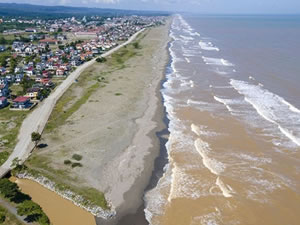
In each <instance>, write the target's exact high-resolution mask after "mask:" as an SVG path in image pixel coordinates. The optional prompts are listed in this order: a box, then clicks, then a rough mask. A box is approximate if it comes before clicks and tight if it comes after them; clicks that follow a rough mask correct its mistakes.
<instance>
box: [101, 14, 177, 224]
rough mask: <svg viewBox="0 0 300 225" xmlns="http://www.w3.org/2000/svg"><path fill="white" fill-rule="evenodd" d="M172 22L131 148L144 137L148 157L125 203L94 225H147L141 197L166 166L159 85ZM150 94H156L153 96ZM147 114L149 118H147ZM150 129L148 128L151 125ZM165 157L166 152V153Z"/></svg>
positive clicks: (166, 131)
mask: <svg viewBox="0 0 300 225" xmlns="http://www.w3.org/2000/svg"><path fill="white" fill-rule="evenodd" d="M171 20H172V18H170V19H168V24H167V25H166V27H167V28H166V29H167V30H168V38H167V42H166V46H165V48H164V51H163V52H162V51H161V52H160V54H162V55H165V56H164V63H163V68H161V69H160V70H159V71H157V72H159V73H160V75H159V76H158V77H156V79H155V80H153V82H152V83H151V86H152V87H153V88H151V89H150V88H149V89H148V90H147V92H148V93H147V95H148V96H150V99H149V101H148V107H147V109H146V111H145V113H144V116H143V117H142V118H139V119H138V121H137V123H139V129H138V131H137V132H136V134H135V136H134V138H133V141H132V143H131V146H132V145H133V146H135V145H136V144H137V143H138V142H139V140H140V139H141V138H140V136H141V135H142V134H144V138H146V139H148V141H150V143H149V147H148V154H147V155H145V158H144V169H143V172H142V173H141V174H140V175H139V177H137V178H136V180H135V182H134V184H133V185H132V186H131V188H130V189H129V190H128V191H127V192H126V193H124V201H123V203H122V204H121V205H120V206H119V207H117V208H116V212H117V214H116V216H115V217H113V218H112V219H110V220H103V219H101V218H96V223H97V225H114V224H118V225H133V224H138V225H146V224H148V222H147V220H146V218H145V214H144V200H143V196H144V194H145V192H146V191H147V190H149V189H151V188H153V186H155V182H158V180H157V181H154V180H155V179H159V178H158V177H157V174H156V173H157V171H156V169H157V164H158V165H160V166H161V165H162V164H164V165H165V162H161V161H164V160H165V156H162V155H163V153H162V152H165V151H166V149H165V143H166V142H167V138H168V137H167V135H168V129H167V124H168V122H167V117H166V112H165V106H164V104H163V96H162V94H161V89H162V85H163V83H164V82H165V73H166V69H167V66H168V64H169V53H168V47H169V42H170V38H169V29H170V24H171V22H170V21H171ZM153 93H155V94H154V95H153ZM147 114H148V115H149V116H147ZM143 124H145V126H148V128H147V129H144V128H143ZM151 124H152V126H149V125H151ZM165 153H166V152H165Z"/></svg>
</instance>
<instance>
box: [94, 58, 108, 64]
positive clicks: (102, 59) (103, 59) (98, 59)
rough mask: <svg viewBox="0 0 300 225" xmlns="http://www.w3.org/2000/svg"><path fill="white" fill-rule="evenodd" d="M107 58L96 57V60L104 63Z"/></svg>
mask: <svg viewBox="0 0 300 225" xmlns="http://www.w3.org/2000/svg"><path fill="white" fill-rule="evenodd" d="M106 61H107V60H106V58H104V57H98V58H97V59H96V62H98V63H103V62H106Z"/></svg>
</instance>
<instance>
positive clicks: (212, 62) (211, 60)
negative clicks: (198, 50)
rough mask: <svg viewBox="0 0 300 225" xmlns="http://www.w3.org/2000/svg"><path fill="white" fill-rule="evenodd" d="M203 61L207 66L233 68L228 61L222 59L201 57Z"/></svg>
mask: <svg viewBox="0 0 300 225" xmlns="http://www.w3.org/2000/svg"><path fill="white" fill-rule="evenodd" d="M202 59H203V61H204V62H205V64H207V65H216V66H234V65H233V64H232V63H230V62H229V61H228V60H226V59H223V58H210V57H205V56H202Z"/></svg>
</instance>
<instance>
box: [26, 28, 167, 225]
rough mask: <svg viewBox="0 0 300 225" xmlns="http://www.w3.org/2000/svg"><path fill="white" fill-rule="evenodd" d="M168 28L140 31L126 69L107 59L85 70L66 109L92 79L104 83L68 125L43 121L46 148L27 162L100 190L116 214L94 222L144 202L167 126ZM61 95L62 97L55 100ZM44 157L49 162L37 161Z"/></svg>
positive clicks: (70, 182)
mask: <svg viewBox="0 0 300 225" xmlns="http://www.w3.org/2000/svg"><path fill="white" fill-rule="evenodd" d="M168 31H169V22H168V23H167V25H164V26H159V27H155V28H151V29H148V30H146V31H145V32H143V33H142V34H141V35H140V36H139V37H138V38H137V40H138V43H139V47H138V48H136V49H134V54H132V55H131V56H130V57H128V59H126V60H125V61H124V64H123V66H122V67H121V68H117V69H112V65H110V63H109V62H110V57H108V63H105V64H100V63H95V64H93V65H91V66H90V67H89V68H88V69H87V70H86V71H84V72H83V73H85V74H83V75H81V76H80V77H82V79H85V81H84V83H81V81H80V77H79V83H80V84H81V85H77V86H76V85H74V86H71V88H70V89H69V90H68V91H67V93H66V95H68V97H70V98H69V99H70V100H69V101H68V102H67V103H66V104H65V105H64V110H65V111H64V112H67V110H69V109H70V108H72V104H74V103H75V102H76V100H77V99H78V98H80V96H82V94H83V92H84V90H85V89H86V88H88V87H90V86H91V85H94V83H93V82H94V80H95V79H92V78H95V77H98V80H99V77H100V78H101V79H103V80H105V82H103V84H101V86H100V87H99V88H97V89H96V90H95V91H94V92H93V93H92V94H91V95H90V96H89V97H88V100H87V101H86V102H85V103H84V104H83V105H81V106H80V108H79V109H78V110H76V111H75V112H73V113H72V115H71V116H70V117H68V119H67V120H66V121H65V122H64V123H62V124H59V126H58V127H57V128H55V129H54V130H51V132H47V126H46V132H44V134H43V142H44V143H47V144H48V147H46V148H44V149H41V150H39V151H36V152H35V153H34V154H33V156H32V158H31V159H34V160H29V162H28V163H27V165H29V166H30V167H31V168H33V169H36V170H38V171H40V172H43V173H46V174H48V175H51V176H55V177H56V179H57V180H59V181H61V182H64V183H66V184H68V185H71V186H76V187H92V188H94V189H96V190H98V191H100V192H103V193H104V194H105V197H106V199H107V200H108V201H109V202H110V204H111V205H112V207H113V208H114V209H116V211H117V216H116V217H115V218H113V219H112V220H110V221H103V220H101V219H96V221H97V224H117V221H118V220H119V218H121V217H123V216H124V215H128V214H131V213H135V212H136V211H137V209H138V207H140V205H141V204H142V199H143V194H144V190H145V188H146V186H147V185H148V183H149V180H150V177H151V174H152V171H153V167H154V160H155V158H156V157H157V156H158V154H159V139H158V138H157V136H156V132H158V131H160V130H162V129H164V124H163V122H162V118H163V115H162V114H163V107H162V102H161V96H160V92H159V89H160V82H161V80H162V79H163V77H164V70H165V65H166V63H167V61H168V53H167V49H166V48H167V44H168V41H169V36H168ZM127 48H128V51H129V50H130V51H131V47H127ZM99 75H100V76H99ZM88 76H90V77H88ZM96 80H97V79H96ZM63 100H64V96H63V98H62V99H60V100H59V101H58V104H60V101H63ZM54 113H55V110H54ZM51 116H52V115H51ZM51 116H50V123H51ZM73 154H80V155H81V156H82V160H81V161H80V163H81V164H82V167H76V168H70V167H67V166H66V165H64V160H66V159H71V157H72V155H73ZM39 159H41V160H43V161H44V162H45V164H47V165H46V166H47V167H45V165H43V166H40V164H38V163H36V162H37V161H41V160H39ZM45 168H48V170H47V171H45V170H44V169H45ZM53 171H64V172H65V173H58V174H55V173H54V172H53ZM65 174H68V175H65Z"/></svg>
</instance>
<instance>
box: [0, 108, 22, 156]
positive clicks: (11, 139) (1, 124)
mask: <svg viewBox="0 0 300 225" xmlns="http://www.w3.org/2000/svg"><path fill="white" fill-rule="evenodd" d="M27 114H28V112H26V111H10V110H9V107H6V108H4V109H0V136H2V137H1V138H0V142H2V143H3V147H4V150H8V151H11V150H12V149H13V148H14V146H15V145H16V142H17V136H18V133H19V130H20V127H21V125H22V122H23V120H24V119H25V118H26V116H27ZM10 123H14V126H13V127H10V126H9V125H10Z"/></svg>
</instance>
